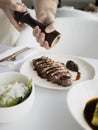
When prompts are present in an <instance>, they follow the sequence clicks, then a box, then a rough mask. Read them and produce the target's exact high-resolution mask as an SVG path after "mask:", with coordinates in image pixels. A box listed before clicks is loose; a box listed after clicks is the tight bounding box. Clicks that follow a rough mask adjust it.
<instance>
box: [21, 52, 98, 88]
mask: <svg viewBox="0 0 98 130" xmlns="http://www.w3.org/2000/svg"><path fill="white" fill-rule="evenodd" d="M44 55H45V56H54V55H55V54H44ZM41 56H43V55H40V56H37V57H38V58H39V57H41ZM57 56H60V57H62V56H64V58H66V57H67V58H69V57H71V58H74V59H76V60H80V61H82V62H84V63H86V64H87V65H89V66H90V67H91V68H92V70H93V76H92V78H91V79H87V80H92V79H94V77H95V75H96V71H95V68H94V66H93V65H92V64H90V63H89V62H87V61H86V60H85V59H83V58H82V57H79V56H74V55H63V54H56V57H57ZM37 57H36V58H37ZM36 58H32V59H30V60H28V61H25V62H24V63H23V64H22V66H21V67H20V73H22V74H25V73H23V72H22V69H23V67H24V66H25V65H26V64H31V63H32V60H33V59H36ZM84 81H85V80H84ZM84 81H80V82H84ZM80 82H79V83H80ZM34 84H35V85H37V86H39V87H42V88H47V89H54V90H69V89H70V88H71V87H73V86H74V85H76V84H77V83H73V84H72V85H71V86H68V87H63V86H60V87H49V86H47V87H45V86H43V85H41V84H40V85H39V84H37V83H36V82H35V81H34Z"/></svg>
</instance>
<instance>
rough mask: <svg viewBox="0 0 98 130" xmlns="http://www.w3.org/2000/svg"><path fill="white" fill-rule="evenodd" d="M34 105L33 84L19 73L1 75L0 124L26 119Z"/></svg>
mask: <svg viewBox="0 0 98 130" xmlns="http://www.w3.org/2000/svg"><path fill="white" fill-rule="evenodd" d="M32 105H33V82H32V80H31V79H29V78H28V77H27V76H25V75H23V74H20V73H18V72H5V73H1V74H0V123H7V122H12V121H16V120H18V119H20V118H23V117H25V116H26V115H27V114H28V113H29V112H30V110H31V109H32Z"/></svg>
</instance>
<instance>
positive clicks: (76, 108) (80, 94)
mask: <svg viewBox="0 0 98 130" xmlns="http://www.w3.org/2000/svg"><path fill="white" fill-rule="evenodd" d="M96 97H97V98H98V79H95V80H88V81H84V82H82V83H79V84H77V85H76V86H74V87H72V88H71V89H70V90H69V92H68V95H67V103H68V107H69V110H70V112H71V114H72V115H73V117H74V119H75V120H76V121H77V122H78V123H79V124H80V125H81V126H82V127H83V128H84V129H85V130H92V128H90V127H89V125H88V124H87V122H86V121H85V119H84V116H83V111H84V107H85V105H86V103H87V102H88V101H89V100H91V99H93V98H96Z"/></svg>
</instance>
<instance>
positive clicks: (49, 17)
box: [33, 10, 55, 49]
mask: <svg viewBox="0 0 98 130" xmlns="http://www.w3.org/2000/svg"><path fill="white" fill-rule="evenodd" d="M38 21H39V22H41V23H43V24H45V25H46V26H47V27H46V29H45V32H46V33H50V32H52V31H54V29H55V16H54V14H53V13H52V12H51V11H49V10H47V11H45V12H42V13H40V15H39V17H38ZM33 35H34V36H35V38H36V40H37V42H39V44H40V46H42V47H45V48H46V49H50V47H49V44H48V42H47V41H45V33H43V32H41V29H40V28H39V27H38V26H36V27H35V28H34V29H33Z"/></svg>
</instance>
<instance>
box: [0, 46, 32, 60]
mask: <svg viewBox="0 0 98 130" xmlns="http://www.w3.org/2000/svg"><path fill="white" fill-rule="evenodd" d="M29 49H30V48H29V47H25V48H22V49H21V50H19V51H17V52H15V53H13V54H11V55H9V56H6V57H4V58H2V59H0V62H4V61H15V60H16V56H18V55H19V54H21V53H23V52H25V51H27V50H29Z"/></svg>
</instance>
